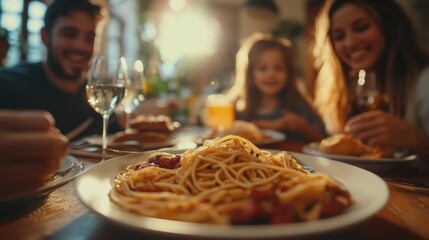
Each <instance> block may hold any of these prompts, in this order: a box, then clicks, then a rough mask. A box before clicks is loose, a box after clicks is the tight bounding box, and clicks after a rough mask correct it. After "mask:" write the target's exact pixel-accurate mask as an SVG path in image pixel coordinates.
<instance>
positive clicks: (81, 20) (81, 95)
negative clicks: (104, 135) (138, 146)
mask: <svg viewBox="0 0 429 240" xmlns="http://www.w3.org/2000/svg"><path fill="white" fill-rule="evenodd" d="M100 10H101V8H100V7H99V6H97V5H94V4H92V3H91V2H90V1H89V0H73V1H71V0H55V1H53V2H52V3H51V4H50V5H49V6H48V8H47V11H46V14H45V18H44V23H45V25H44V27H43V29H42V30H41V38H42V42H43V43H44V44H45V46H46V50H47V51H46V59H45V60H44V61H43V62H38V63H24V64H19V65H18V66H15V67H12V68H6V69H2V70H0V86H1V87H0V109H20V110H46V111H48V112H50V113H51V114H52V116H53V117H54V119H55V123H56V127H57V128H58V129H59V130H60V131H61V132H62V133H64V134H67V133H69V132H70V131H72V130H73V129H75V128H76V127H78V126H79V125H80V124H82V123H83V122H85V121H86V122H88V123H89V122H91V124H90V125H89V126H88V127H87V128H86V130H85V131H83V132H82V133H81V134H80V135H78V136H75V137H76V138H79V137H82V136H85V135H90V134H95V133H98V134H100V133H101V130H102V118H101V116H100V114H98V113H96V112H95V111H94V110H93V109H92V108H91V107H90V105H89V104H88V102H87V97H86V90H85V85H86V73H87V70H88V67H89V63H90V60H91V57H92V55H93V51H94V39H95V36H96V34H95V32H96V31H95V30H96V26H97V23H98V21H99V20H100V18H101V15H100ZM111 120H113V123H112V122H111V124H110V126H109V130H110V131H111V132H114V131H118V130H120V127H119V125H118V124H117V123H116V122H115V118H114V117H113V118H111Z"/></svg>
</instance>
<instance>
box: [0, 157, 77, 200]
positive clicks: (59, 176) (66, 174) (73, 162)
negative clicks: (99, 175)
mask: <svg viewBox="0 0 429 240" xmlns="http://www.w3.org/2000/svg"><path fill="white" fill-rule="evenodd" d="M83 170H84V166H83V163H82V162H80V161H79V160H78V159H76V158H75V157H73V156H70V155H68V156H66V157H65V158H63V159H62V160H61V163H60V168H59V169H58V171H57V173H55V175H54V177H53V178H52V179H50V180H49V181H48V182H47V183H46V184H45V185H44V186H42V187H40V188H38V189H35V190H33V191H29V192H25V193H22V194H19V195H14V196H10V197H7V198H2V199H0V205H1V204H12V203H19V202H22V201H26V200H31V199H34V198H37V197H41V196H44V195H46V194H48V193H50V192H51V191H53V190H54V189H56V188H58V187H60V186H62V185H64V184H66V183H67V182H69V181H70V180H72V179H74V178H75V177H76V176H77V175H78V174H79V173H81V172H82V171H83Z"/></svg>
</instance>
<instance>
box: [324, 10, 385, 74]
mask: <svg viewBox="0 0 429 240" xmlns="http://www.w3.org/2000/svg"><path fill="white" fill-rule="evenodd" d="M331 22H332V26H331V29H330V37H331V39H332V44H333V47H334V50H335V52H336V53H337V55H338V57H339V58H340V59H341V61H342V62H344V63H345V64H347V65H348V66H349V67H350V68H352V69H355V70H357V69H366V70H369V69H371V68H373V67H374V66H375V64H376V63H377V61H378V60H379V58H380V56H381V55H382V53H383V50H384V47H385V37H384V35H383V32H382V31H381V28H380V26H379V24H378V23H377V22H376V21H375V19H374V18H373V17H372V16H371V15H370V14H369V13H368V12H367V11H366V10H365V9H364V8H362V7H359V6H358V5H355V4H351V3H347V4H344V6H342V7H340V8H339V9H338V10H337V11H336V12H335V13H334V14H333V16H332V19H331Z"/></svg>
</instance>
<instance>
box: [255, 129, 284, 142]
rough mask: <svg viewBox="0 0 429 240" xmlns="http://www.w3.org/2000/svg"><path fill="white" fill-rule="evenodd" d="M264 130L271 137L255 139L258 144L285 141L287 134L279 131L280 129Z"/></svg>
mask: <svg viewBox="0 0 429 240" xmlns="http://www.w3.org/2000/svg"><path fill="white" fill-rule="evenodd" d="M262 132H263V133H264V134H265V135H267V136H269V138H266V139H261V140H257V141H254V142H253V143H254V144H255V145H256V146H263V145H267V144H273V143H276V142H280V141H283V140H284V139H285V138H286V136H285V134H284V133H282V132H279V131H275V130H269V129H263V130H262Z"/></svg>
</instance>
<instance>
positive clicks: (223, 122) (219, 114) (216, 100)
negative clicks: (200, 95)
mask: <svg viewBox="0 0 429 240" xmlns="http://www.w3.org/2000/svg"><path fill="white" fill-rule="evenodd" d="M234 120H235V109H234V104H233V103H232V102H231V101H230V100H228V99H227V98H226V97H225V95H223V94H211V95H209V96H208V97H207V101H206V104H205V121H204V122H205V124H206V126H208V127H210V128H211V129H214V130H217V131H224V130H227V129H229V128H231V126H232V124H233V123H234Z"/></svg>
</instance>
